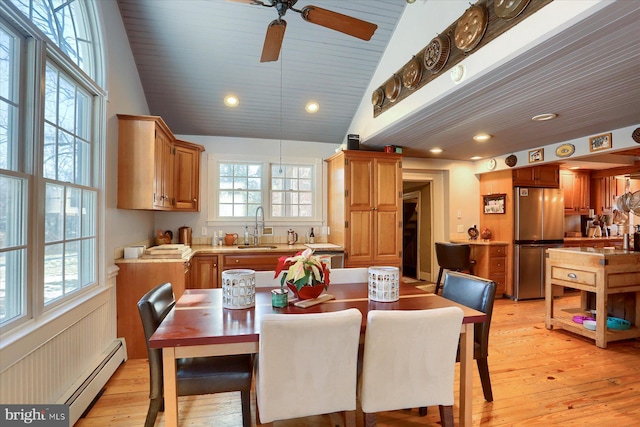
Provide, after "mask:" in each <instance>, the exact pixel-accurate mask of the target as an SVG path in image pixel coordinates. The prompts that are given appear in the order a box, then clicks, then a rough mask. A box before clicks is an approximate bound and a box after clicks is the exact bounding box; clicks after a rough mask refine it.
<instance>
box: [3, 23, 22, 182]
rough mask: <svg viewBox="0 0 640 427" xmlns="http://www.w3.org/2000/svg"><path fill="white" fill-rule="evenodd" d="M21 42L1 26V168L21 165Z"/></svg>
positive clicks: (15, 167)
mask: <svg viewBox="0 0 640 427" xmlns="http://www.w3.org/2000/svg"><path fill="white" fill-rule="evenodd" d="M19 48H20V42H19V40H18V39H17V37H16V36H15V35H13V34H11V33H9V32H8V31H7V30H5V28H4V27H2V26H1V25H0V168H2V169H8V170H14V171H15V170H17V168H18V164H17V162H18V146H17V145H18V142H17V136H16V135H17V131H18V106H19V98H18V81H19V80H18V79H19V76H20V60H19V56H18V54H19Z"/></svg>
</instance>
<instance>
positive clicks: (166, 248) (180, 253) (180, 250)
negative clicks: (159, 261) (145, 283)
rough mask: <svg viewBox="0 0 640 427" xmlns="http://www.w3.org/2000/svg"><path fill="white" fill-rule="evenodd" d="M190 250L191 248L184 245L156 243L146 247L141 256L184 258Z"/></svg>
mask: <svg viewBox="0 0 640 427" xmlns="http://www.w3.org/2000/svg"><path fill="white" fill-rule="evenodd" d="M190 252H191V248H190V247H189V246H186V245H182V244H177V245H158V246H153V247H150V248H148V249H147V250H146V251H145V252H144V255H143V256H142V257H143V258H184V256H185V255H188V254H189V253H190Z"/></svg>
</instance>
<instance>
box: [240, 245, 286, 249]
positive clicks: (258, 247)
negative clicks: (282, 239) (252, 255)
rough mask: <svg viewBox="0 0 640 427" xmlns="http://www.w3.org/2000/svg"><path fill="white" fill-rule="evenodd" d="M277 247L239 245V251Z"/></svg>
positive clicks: (273, 247)
mask: <svg viewBox="0 0 640 427" xmlns="http://www.w3.org/2000/svg"><path fill="white" fill-rule="evenodd" d="M277 248H278V247H277V246H269V245H238V249H277Z"/></svg>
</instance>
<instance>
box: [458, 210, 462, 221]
mask: <svg viewBox="0 0 640 427" xmlns="http://www.w3.org/2000/svg"><path fill="white" fill-rule="evenodd" d="M460 218H462V210H461V209H458V219H460Z"/></svg>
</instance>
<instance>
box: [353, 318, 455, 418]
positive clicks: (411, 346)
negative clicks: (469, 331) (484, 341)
mask: <svg viewBox="0 0 640 427" xmlns="http://www.w3.org/2000/svg"><path fill="white" fill-rule="evenodd" d="M463 316H464V314H463V311H462V309H460V308H459V307H444V308H437V309H431V310H406V311H394V310H374V311H370V312H369V314H368V316H367V331H366V333H365V340H364V355H363V361H362V375H361V383H360V403H361V406H362V412H363V415H364V425H365V426H367V427H373V426H375V425H376V412H383V411H394V410H398V409H405V408H417V407H427V406H432V405H438V406H439V408H440V418H441V421H442V425H443V426H453V399H454V395H453V388H454V373H455V365H456V349H457V347H458V339H459V337H460V328H461V326H462V318H463Z"/></svg>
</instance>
